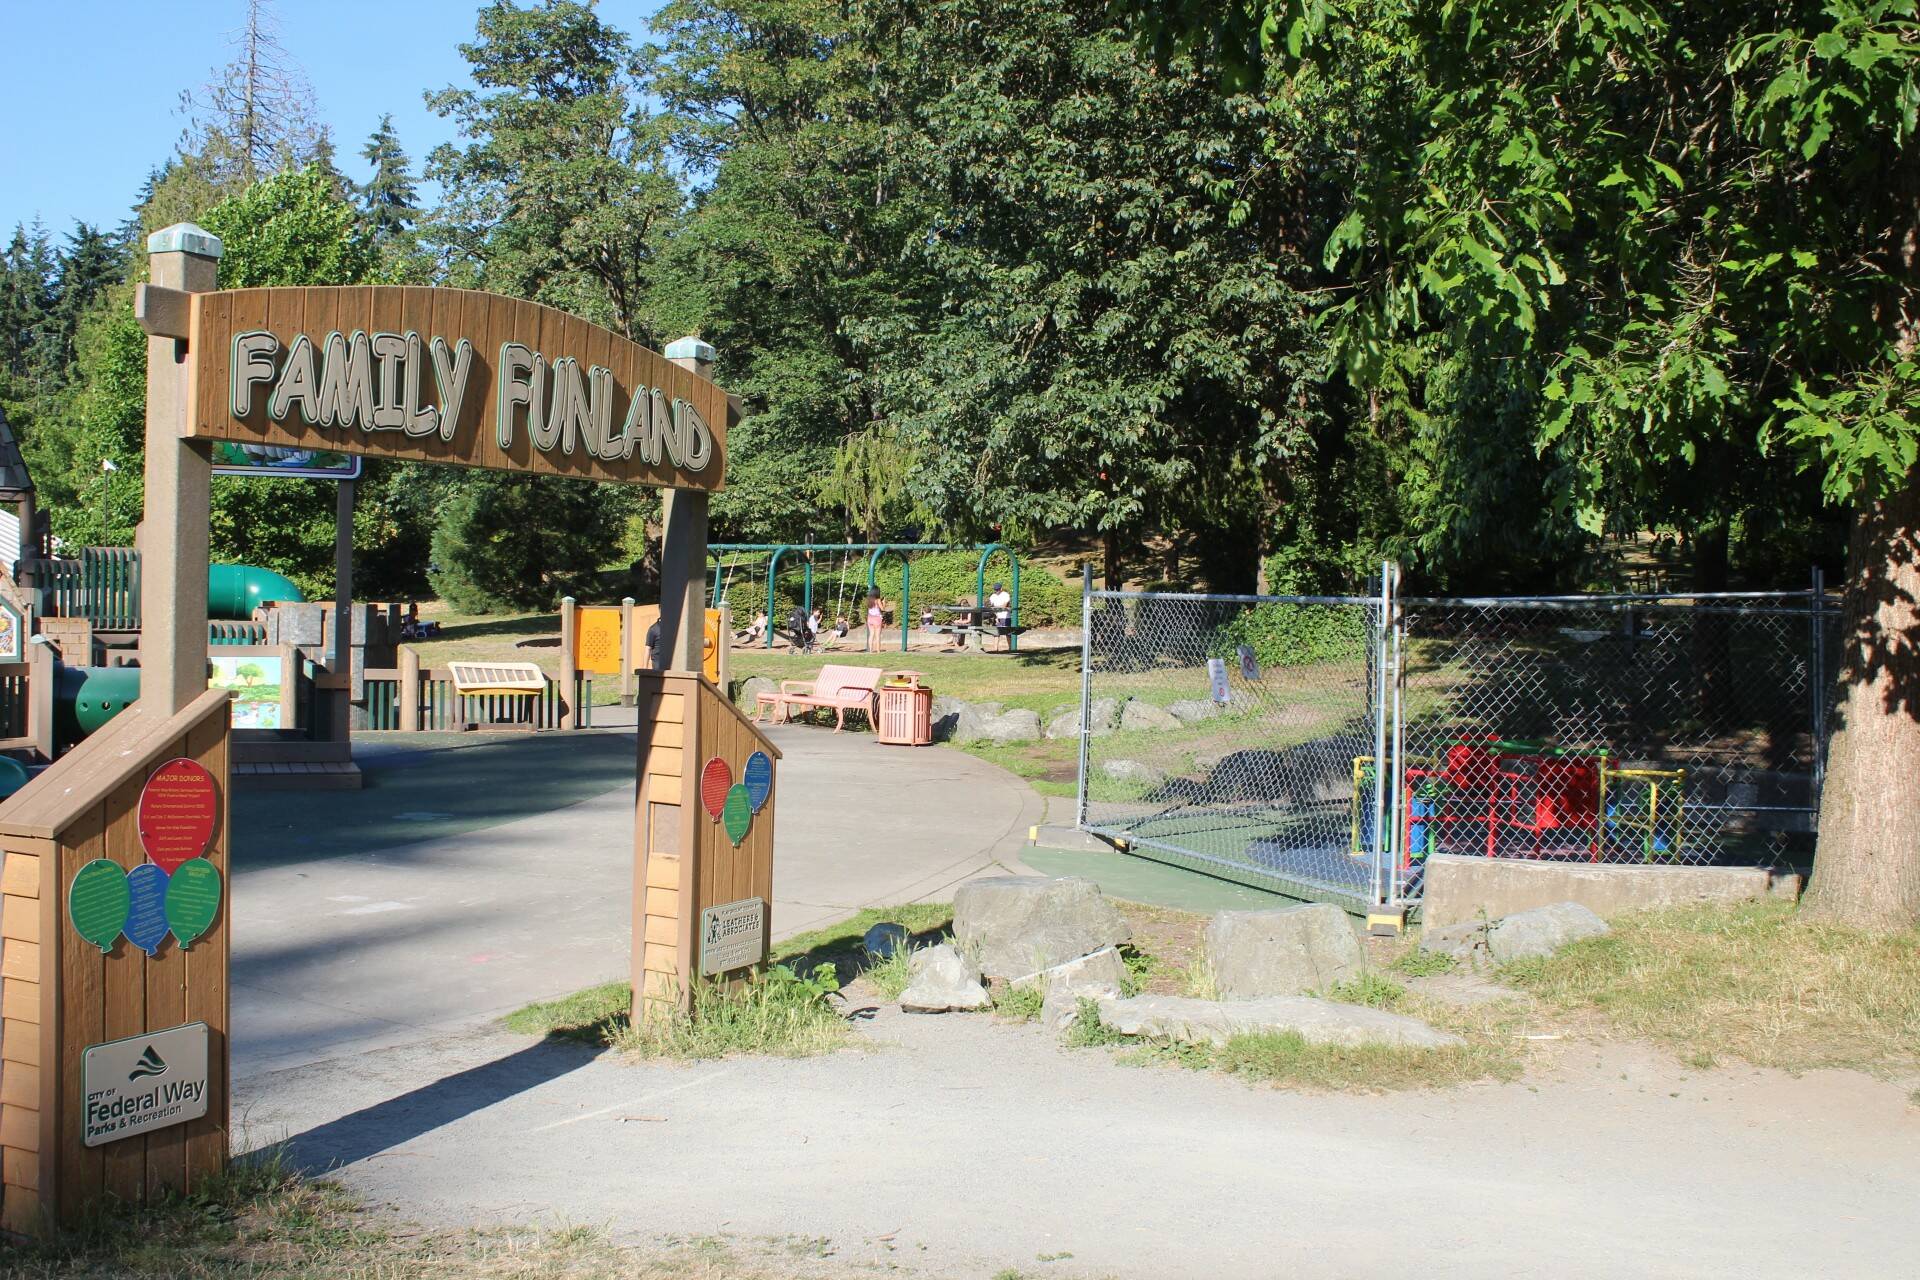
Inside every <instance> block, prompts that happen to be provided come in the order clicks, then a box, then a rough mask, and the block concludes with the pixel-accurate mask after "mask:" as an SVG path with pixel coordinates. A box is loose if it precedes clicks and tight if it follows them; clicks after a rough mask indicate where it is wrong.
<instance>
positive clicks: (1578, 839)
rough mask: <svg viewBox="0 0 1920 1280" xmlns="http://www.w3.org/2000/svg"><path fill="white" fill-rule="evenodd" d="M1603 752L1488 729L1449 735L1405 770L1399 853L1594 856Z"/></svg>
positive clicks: (1597, 854) (1598, 829) (1598, 841)
mask: <svg viewBox="0 0 1920 1280" xmlns="http://www.w3.org/2000/svg"><path fill="white" fill-rule="evenodd" d="M1607 757H1608V752H1607V751H1606V750H1605V749H1588V750H1567V749H1561V748H1556V747H1548V746H1546V745H1544V744H1542V743H1538V742H1515V741H1511V740H1509V739H1504V738H1499V737H1496V736H1495V735H1493V734H1488V735H1486V736H1485V737H1484V738H1461V739H1456V740H1455V741H1453V742H1450V743H1448V744H1446V748H1445V751H1444V753H1443V755H1442V756H1441V757H1440V759H1439V760H1438V761H1430V762H1428V763H1427V764H1425V765H1412V766H1410V767H1409V768H1408V769H1407V771H1406V786H1407V788H1408V792H1409V796H1410V799H1411V803H1409V804H1408V806H1407V817H1406V831H1407V840H1406V845H1405V848H1406V850H1407V853H1408V854H1410V855H1413V856H1423V855H1425V854H1428V853H1484V854H1486V856H1488V857H1490V858H1491V857H1498V856H1501V855H1503V854H1504V855H1507V856H1513V855H1520V856H1526V857H1535V858H1539V857H1560V858H1566V857H1573V858H1586V859H1587V860H1589V861H1593V862H1597V861H1599V860H1600V855H1601V845H1602V838H1601V837H1602V832H1601V823H1600V814H1601V810H1602V805H1603V789H1604V774H1605V770H1606V768H1607Z"/></svg>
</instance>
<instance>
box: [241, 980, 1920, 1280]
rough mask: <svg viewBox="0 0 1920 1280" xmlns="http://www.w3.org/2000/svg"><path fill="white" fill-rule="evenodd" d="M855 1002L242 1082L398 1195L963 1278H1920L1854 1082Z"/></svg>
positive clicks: (332, 1165) (1901, 1127)
mask: <svg viewBox="0 0 1920 1280" xmlns="http://www.w3.org/2000/svg"><path fill="white" fill-rule="evenodd" d="M858 1025H859V1026H860V1028H861V1035H862V1036H863V1037H865V1038H867V1039H868V1040H869V1041H870V1042H871V1043H872V1045H873V1047H874V1049H875V1050H876V1051H873V1052H864V1053H863V1052H843V1053H838V1054H834V1055H831V1056H828V1057H822V1058H809V1059H801V1060H790V1059H778V1058H773V1059H769V1058H742V1059H733V1060H728V1061H720V1062H696V1063H691V1064H687V1065H671V1064H659V1063H653V1064H647V1063H635V1062H630V1061H624V1060H622V1059H621V1058H620V1057H619V1056H618V1055H615V1054H597V1055H596V1054H595V1053H594V1052H593V1051H592V1050H589V1049H587V1048H585V1047H583V1046H580V1045H576V1044H568V1043H562V1042H541V1041H536V1040H533V1039H530V1038H527V1037H519V1036H512V1035H508V1034H506V1033H503V1032H498V1031H494V1032H482V1033H473V1034H469V1035H467V1036H462V1037H454V1038H449V1039H447V1040H444V1041H440V1042H437V1043H434V1042H428V1043H422V1044H418V1045H413V1046H407V1047H403V1048H394V1049H391V1050H387V1051H384V1052H380V1053H374V1054H370V1055H367V1056H365V1057H361V1058H357V1059H355V1061H354V1062H353V1064H352V1067H351V1069H350V1070H340V1069H339V1067H338V1065H337V1064H328V1065H325V1066H317V1067H309V1068H304V1069H300V1070H295V1071H290V1072H285V1073H281V1074H278V1075H272V1076H266V1077H259V1078H256V1079H254V1080H252V1081H249V1082H247V1083H246V1084H245V1085H244V1086H243V1088H242V1090H241V1095H240V1102H241V1105H242V1106H243V1107H244V1108H245V1110H246V1114H247V1117H248V1120H249V1122H250V1125H251V1129H250V1131H249V1134H248V1135H247V1136H248V1137H249V1138H250V1140H251V1141H253V1142H255V1143H260V1142H267V1141H272V1140H276V1139H281V1138H290V1139H291V1153H292V1155H293V1157H294V1158H295V1159H296V1160H298V1161H299V1162H301V1163H302V1164H304V1165H306V1166H308V1167H312V1168H320V1169H334V1170H336V1171H337V1176H339V1177H340V1178H341V1179H342V1180H343V1181H345V1182H346V1183H347V1184H348V1185H349V1186H351V1187H353V1188H355V1189H356V1190H358V1191H360V1192H361V1193H363V1194H364V1195H366V1196H367V1197H368V1198H369V1199H370V1200H372V1201H373V1202H375V1203H381V1204H391V1205H393V1206H395V1208H396V1209H397V1211H398V1212H399V1213H401V1214H402V1215H404V1216H405V1217H406V1218H408V1219H409V1220H412V1221H419V1222H424V1223H426V1224H429V1225H446V1226H461V1227H464V1226H469V1225H475V1224H483V1225H487V1226H497V1225H500V1224H503V1223H534V1224H547V1225H564V1224H573V1223H589V1224H593V1225H595V1226H601V1227H605V1228H607V1229H609V1230H610V1231H611V1232H613V1233H614V1235H615V1236H616V1237H618V1238H620V1239H622V1240H624V1241H629V1242H635V1243H642V1244H646V1243H657V1242H659V1241H660V1240H662V1239H663V1238H677V1239H680V1240H685V1239H689V1238H705V1237H721V1238H732V1239H734V1240H735V1241H737V1242H739V1248H740V1250H741V1251H742V1252H744V1253H745V1254H747V1256H749V1257H751V1256H754V1254H755V1253H760V1254H763V1255H764V1256H765V1257H766V1258H767V1259H768V1261H767V1263H766V1265H765V1270H764V1271H760V1270H755V1271H753V1272H752V1274H755V1275H761V1274H765V1275H768V1276H780V1275H784V1274H786V1270H785V1269H784V1268H783V1267H781V1266H780V1265H779V1259H780V1258H781V1257H782V1256H783V1254H782V1252H781V1251H782V1250H783V1249H790V1248H792V1246H793V1244H794V1242H796V1241H804V1242H806V1246H807V1249H808V1251H809V1252H810V1253H814V1254H819V1255H822V1256H825V1255H827V1254H829V1253H830V1254H831V1256H832V1258H833V1259H834V1260H835V1261H836V1262H841V1263H844V1264H845V1265H844V1266H843V1267H841V1268H840V1269H839V1270H837V1271H835V1272H832V1274H839V1275H856V1274H857V1275H865V1274H869V1272H868V1271H867V1270H866V1268H867V1267H869V1266H870V1267H872V1268H874V1269H875V1271H878V1270H881V1269H887V1270H891V1269H894V1268H896V1267H897V1268H898V1269H900V1270H901V1271H903V1272H904V1273H906V1274H908V1275H915V1276H923V1275H924V1276H937V1277H955V1278H956V1280H958V1278H961V1277H964V1278H966V1280H983V1278H984V1277H986V1276H990V1275H994V1274H997V1273H1000V1272H1001V1271H1002V1270H1003V1269H1005V1270H1007V1271H1010V1272H1013V1273H1016V1274H1018V1275H1021V1276H1025V1277H1043V1276H1044V1277H1057V1278H1059V1280H1100V1278H1103V1277H1122V1278H1124V1280H1188V1278H1189V1277H1194V1276H1206V1277H1214V1278H1216V1280H1271V1278H1272V1277H1288V1278H1289V1280H1306V1278H1312V1277H1326V1278H1327V1280H1336V1278H1337V1280H1356V1278H1360V1277H1402V1276H1410V1275H1417V1276H1422V1277H1430V1278H1432V1280H1448V1278H1458V1280H1502V1278H1506V1277H1514V1278H1519V1277H1527V1278H1533V1277H1547V1276H1551V1277H1595V1278H1605V1280H1613V1278H1614V1277H1621V1276H1633V1277H1671V1278H1672V1280H1701V1278H1703V1277H1726V1278H1728V1280H1735V1278H1737V1280H1755V1278H1759V1280H1805V1278H1806V1277H1814V1276H1822V1277H1825V1276H1831V1277H1841V1276H1845V1277H1868V1278H1870V1277H1887V1278H1888V1280H1892V1278H1893V1277H1906V1276H1910V1275H1911V1274H1912V1272H1913V1259H1912V1248H1911V1239H1910V1236H1911V1219H1912V1211H1913V1206H1914V1204H1915V1203H1920V1119H1916V1113H1915V1111H1914V1110H1912V1109H1911V1108H1909V1107H1908V1106H1907V1104H1906V1098H1905V1094H1904V1089H1905V1087H1904V1086H1902V1085H1896V1084H1893V1083H1889V1082H1883V1081H1874V1080H1870V1079H1868V1078H1866V1077H1864V1076H1859V1075H1849V1074H1844V1073H1826V1072H1823V1073H1815V1074H1812V1075H1809V1076H1806V1077H1801V1078H1790V1077H1787V1076H1784V1075H1781V1074H1780V1073H1777V1072H1763V1071H1754V1070H1751V1069H1727V1070H1720V1071H1713V1072H1707V1073H1700V1072H1695V1071H1688V1070H1685V1069H1683V1068H1681V1067H1680V1066H1679V1065H1678V1064H1676V1063H1674V1062H1673V1061H1672V1060H1671V1059H1669V1058H1665V1057H1663V1056H1661V1055H1658V1054H1655V1053H1652V1052H1650V1051H1648V1050H1645V1049H1641V1048H1635V1047H1632V1046H1591V1045H1579V1044H1572V1045H1569V1046H1567V1047H1566V1048H1565V1049H1564V1051H1563V1052H1562V1054H1561V1064H1560V1066H1559V1067H1558V1068H1555V1067H1553V1066H1551V1065H1549V1066H1546V1067H1543V1068H1540V1069H1539V1070H1537V1071H1536V1072H1535V1073H1533V1074H1531V1075H1530V1076H1529V1078H1528V1079H1527V1080H1525V1081H1523V1082H1520V1083H1515V1084H1506V1085H1482V1086H1475V1087H1469V1088H1461V1089H1453V1090H1447V1091H1443V1092H1435V1093H1423V1092H1412V1093H1399V1094H1386V1095H1368V1094H1322V1095H1314V1094H1301V1093H1290V1092H1284V1091H1280V1090H1275V1089H1270V1088H1262V1087H1259V1086H1252V1085H1248V1084H1245V1083H1242V1082H1240V1081H1238V1080H1234V1079H1231V1078H1227V1077H1223V1076H1219V1075H1214V1074H1209V1073H1202V1072H1195V1071H1188V1070H1184V1069H1181V1068H1177V1067H1147V1068H1142V1067H1130V1066H1125V1065H1121V1064H1120V1063H1118V1062H1116V1061H1115V1060H1114V1058H1113V1057H1112V1056H1111V1055H1110V1054H1109V1053H1107V1052H1105V1051H1101V1050H1077V1051H1076V1050H1068V1049H1063V1048H1061V1047H1060V1046H1059V1045H1057V1044H1056V1043H1054V1042H1053V1040H1052V1038H1051V1037H1049V1036H1047V1035H1046V1034H1045V1033H1044V1032H1042V1031H1041V1030H1040V1029H1039V1028H1038V1027H1037V1026H1034V1025H1019V1026H1016V1025H1011V1024H1007V1023H1004V1022H1000V1021H998V1020H997V1019H995V1018H993V1017H991V1016H990V1015H985V1014H948V1015H945V1016H934V1017H928V1016H924V1015H912V1014H901V1013H899V1012H898V1011H897V1010H894V1009H877V1010H871V1011H869V1012H868V1014H867V1015H865V1018H864V1019H863V1020H862V1021H860V1022H859V1023H858ZM718 1274H727V1273H726V1272H724V1271H723V1272H719V1273H718ZM807 1274H819V1273H817V1272H808V1273H807Z"/></svg>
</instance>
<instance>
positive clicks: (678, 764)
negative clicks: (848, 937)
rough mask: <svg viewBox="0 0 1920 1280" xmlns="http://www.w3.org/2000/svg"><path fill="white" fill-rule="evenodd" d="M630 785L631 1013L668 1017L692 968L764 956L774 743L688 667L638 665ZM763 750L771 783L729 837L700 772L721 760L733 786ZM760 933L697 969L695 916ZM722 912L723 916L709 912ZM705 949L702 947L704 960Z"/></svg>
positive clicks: (697, 973)
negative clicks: (741, 923)
mask: <svg viewBox="0 0 1920 1280" xmlns="http://www.w3.org/2000/svg"><path fill="white" fill-rule="evenodd" d="M635 681H636V686H637V690H638V692H637V695H636V696H637V697H638V700H639V701H638V705H639V708H640V713H639V717H638V720H639V786H638V788H637V790H636V795H635V803H636V809H635V813H634V824H633V885H634V894H633V959H632V968H631V982H632V986H633V1016H634V1017H635V1018H636V1019H640V1020H642V1021H645V1020H649V1019H655V1018H660V1017H670V1016H672V1015H673V1014H674V1013H675V1012H676V1011H682V1010H685V1009H686V1008H687V1007H688V1006H689V1003H690V1000H689V997H690V995H691V993H692V989H693V984H694V982H695V981H697V980H698V979H700V978H701V977H703V976H704V977H713V978H720V977H724V976H725V975H726V974H730V973H739V972H742V971H744V970H745V969H747V968H749V967H751V966H753V965H757V964H759V963H760V962H761V961H762V960H764V959H765V958H766V954H767V942H768V939H769V937H770V934H769V928H770V926H771V922H772V909H773V840H774V834H773V814H774V806H775V805H776V803H777V802H778V801H779V798H780V788H779V783H778V780H777V778H776V777H775V776H774V769H773V766H774V762H776V761H778V760H779V759H780V751H779V749H778V748H777V747H775V746H774V745H773V744H772V743H771V742H769V741H767V739H766V737H765V736H764V735H763V734H762V733H761V732H760V729H759V728H758V727H757V726H756V725H754V723H753V722H752V721H751V720H749V719H748V718H747V717H746V715H745V714H744V713H743V712H741V711H740V709H739V708H738V707H736V706H734V705H733V704H732V703H731V702H729V701H728V700H727V698H726V696H725V695H724V694H723V693H721V692H720V690H718V689H716V688H715V687H714V686H712V685H710V684H708V683H707V682H706V681H704V680H702V679H701V678H700V677H699V675H698V674H697V673H694V672H681V671H671V672H662V671H643V672H641V673H640V674H639V675H638V676H636V677H635ZM756 752H758V753H760V754H763V755H764V756H766V758H767V768H768V775H767V777H768V781H769V790H768V792H767V794H766V796H765V797H764V803H763V804H762V805H761V807H760V809H759V811H758V812H757V813H754V814H753V815H752V817H751V819H750V821H749V822H748V824H747V828H746V830H745V831H744V832H743V833H741V836H740V839H739V841H738V842H737V843H736V842H735V841H734V839H733V838H732V836H731V835H730V834H729V833H728V831H727V828H726V825H725V823H724V822H721V821H718V820H716V819H714V818H713V817H712V816H711V815H710V814H709V813H708V812H707V810H706V809H705V808H704V807H703V806H702V799H701V794H700V790H701V774H702V773H703V772H704V770H705V768H706V766H707V763H708V762H709V761H712V760H716V759H717V760H720V761H721V762H723V763H724V764H725V766H726V770H727V774H728V776H729V778H730V779H732V781H733V782H734V783H736V784H740V783H744V781H745V778H746V776H747V762H748V760H749V759H750V758H751V757H752V756H753V755H754V753H756ZM755 900H757V901H758V905H757V911H758V915H759V930H758V933H757V935H755V934H752V933H751V932H749V933H748V934H746V935H744V936H741V937H739V939H738V940H739V941H740V942H742V943H745V944H748V945H747V946H746V953H745V954H737V955H736V956H735V957H734V959H733V960H732V961H730V962H728V963H726V964H710V965H708V966H706V968H708V969H710V970H712V972H708V973H704V974H703V972H702V969H703V966H702V963H701V959H702V942H703V939H702V938H701V936H700V925H701V917H702V915H703V913H705V912H706V911H707V910H708V909H709V908H713V907H729V906H730V907H732V908H733V909H736V910H741V911H742V913H743V914H744V915H745V916H747V917H751V916H752V915H753V914H754V912H755V909H756V908H755ZM718 914H725V913H718ZM713 956H714V953H712V952H709V953H708V959H710V960H711V959H713Z"/></svg>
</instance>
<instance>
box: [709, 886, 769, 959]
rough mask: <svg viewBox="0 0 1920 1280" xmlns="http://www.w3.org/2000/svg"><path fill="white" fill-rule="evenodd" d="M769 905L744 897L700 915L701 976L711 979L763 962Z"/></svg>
mask: <svg viewBox="0 0 1920 1280" xmlns="http://www.w3.org/2000/svg"><path fill="white" fill-rule="evenodd" d="M766 934H767V902H766V899H764V898H742V899H740V900H739V901H738V902H723V903H721V904H720V905H719V906H714V907H708V908H707V909H706V910H705V911H702V912H701V913H700V975H701V976H702V977H712V976H713V975H714V974H716V973H726V972H727V971H729V970H731V969H745V968H747V967H748V966H750V965H756V964H759V963H760V957H761V956H763V955H765V954H766Z"/></svg>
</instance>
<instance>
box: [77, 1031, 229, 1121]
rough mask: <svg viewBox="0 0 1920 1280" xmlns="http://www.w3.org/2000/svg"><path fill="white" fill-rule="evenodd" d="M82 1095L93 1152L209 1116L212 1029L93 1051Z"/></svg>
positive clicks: (87, 1057) (149, 1036)
mask: <svg viewBox="0 0 1920 1280" xmlns="http://www.w3.org/2000/svg"><path fill="white" fill-rule="evenodd" d="M80 1093H81V1096H82V1097H83V1098H84V1099H85V1105H84V1106H83V1107H82V1109H81V1126H82V1128H81V1140H82V1141H83V1142H84V1143H85V1144H86V1145H87V1146H89V1147H98V1146H101V1145H103V1144H105V1143H108V1142H117V1141H119V1140H120V1139H121V1138H132V1137H137V1136H138V1135H140V1134H143V1133H147V1132H150V1131H152V1130H154V1129H166V1128H170V1127H171V1126H173V1125H176V1124H185V1123H186V1122H187V1121H189V1120H198V1119H199V1118H200V1117H201V1116H204V1115H205V1114H207V1024H206V1023H204V1022H189V1023H188V1024H187V1025H185V1026H183V1027H169V1028H167V1029H166V1030H164V1031H149V1032H147V1033H146V1034H144V1035H137V1036H128V1037H127V1038H126V1039H124V1040H109V1041H107V1042H106V1043H105V1044H96V1045H90V1046H88V1048H87V1051H86V1053H85V1054H84V1055H82V1057H81V1066H80Z"/></svg>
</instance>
